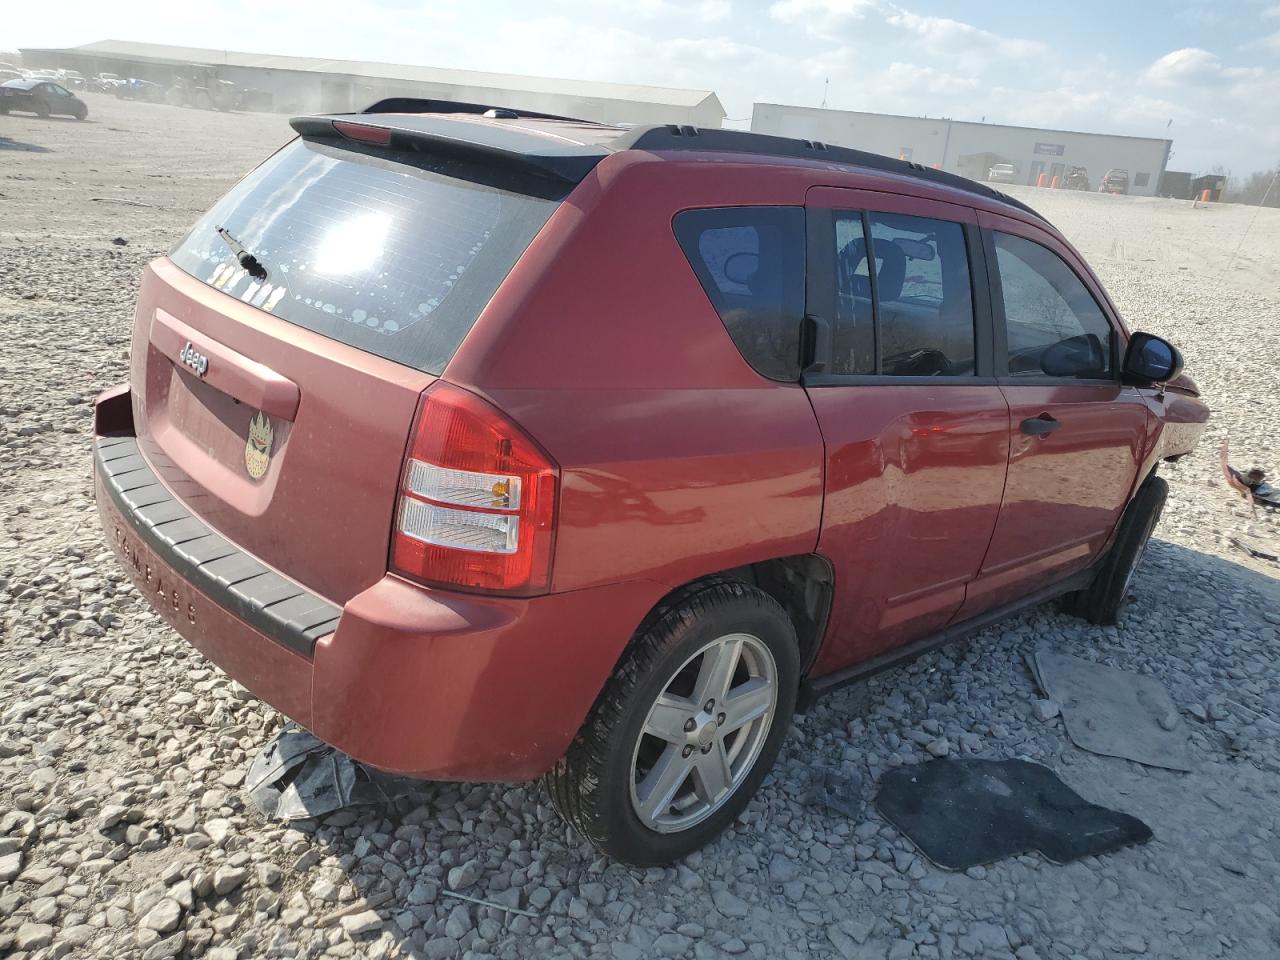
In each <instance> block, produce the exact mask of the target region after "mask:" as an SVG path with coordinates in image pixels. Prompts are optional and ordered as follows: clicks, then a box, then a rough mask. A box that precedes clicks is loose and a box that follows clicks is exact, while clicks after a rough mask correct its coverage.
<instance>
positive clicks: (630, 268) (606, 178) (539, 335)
mask: <svg viewBox="0 0 1280 960" xmlns="http://www.w3.org/2000/svg"><path fill="white" fill-rule="evenodd" d="M810 182H811V174H809V173H808V172H807V171H803V170H798V171H780V170H778V169H777V168H773V167H764V166H761V165H756V164H749V163H737V162H734V161H733V160H732V159H727V160H726V159H725V158H723V157H721V158H718V159H717V160H715V161H706V162H701V163H697V162H695V163H689V162H681V163H670V162H662V161H660V160H658V159H657V158H655V157H654V156H652V155H649V154H643V153H637V152H627V153H622V154H615V155H614V156H612V157H609V158H608V159H606V160H605V161H603V162H602V163H601V164H600V165H599V166H598V167H597V168H596V170H595V171H594V172H593V173H592V174H591V175H590V177H588V179H587V180H585V181H584V182H583V183H582V184H581V185H580V186H579V187H578V188H577V190H575V191H574V193H573V194H572V196H571V197H570V198H569V199H568V200H567V201H566V202H565V203H564V204H563V205H562V207H561V209H560V210H559V211H558V212H557V213H556V214H555V216H553V218H552V220H551V221H550V222H549V223H548V225H547V227H546V228H544V230H543V231H542V233H541V234H540V235H539V236H538V238H537V239H536V240H535V241H534V243H533V244H532V245H531V247H530V248H529V250H528V251H527V252H526V253H525V255H524V257H523V258H522V259H521V261H520V263H519V264H518V265H517V267H516V269H515V270H514V271H513V272H512V274H511V276H510V277H509V278H508V280H507V282H506V283H505V284H504V285H503V287H502V289H501V290H500V291H499V292H498V294H497V295H496V296H495V297H494V299H493V301H492V302H491V303H490V304H489V306H488V308H487V309H486V310H485V312H484V314H483V315H482V316H481V318H480V319H479V321H478V322H477V324H476V326H475V328H474V329H473V330H472V332H471V334H470V335H469V336H468V338H467V340H466V341H465V342H464V343H463V345H462V347H461V348H460V349H459V351H458V353H457V355H456V356H455V357H454V360H453V362H452V363H451V364H450V365H449V367H448V369H447V370H446V371H445V374H444V378H445V379H447V380H452V381H454V382H456V383H459V384H462V385H464V386H467V387H470V388H471V389H474V390H476V391H477V392H479V393H481V394H483V395H485V396H487V397H488V398H489V399H491V400H492V401H493V402H494V403H496V404H497V405H498V406H499V407H501V408H502V409H503V410H504V411H505V412H506V413H507V414H508V415H510V416H512V417H513V418H514V419H515V420H516V421H517V422H518V423H520V424H521V425H522V426H523V427H524V428H525V429H526V430H528V431H529V432H530V433H531V434H532V435H533V437H534V438H535V439H537V441H538V442H539V443H540V444H542V446H543V447H544V448H545V449H546V450H547V451H548V452H549V453H550V454H551V455H552V456H553V457H554V458H555V459H556V461H557V462H558V463H559V464H560V466H561V469H562V490H561V498H560V504H559V519H558V525H557V531H558V532H557V543H556V555H555V565H554V570H553V589H554V590H556V591H564V590H574V589H579V588H582V587H586V586H592V585H596V584H602V583H609V582H615V581H620V580H626V579H648V580H652V581H655V582H658V583H661V584H664V585H667V586H676V585H678V584H681V583H684V582H687V581H688V580H691V579H694V578H696V577H698V576H700V575H704V574H707V573H710V572H714V571H718V570H722V569H726V568H729V567H734V566H738V565H741V564H745V563H751V562H754V561H758V560H764V559H768V558H771V557H777V556H785V555H790V554H799V553H807V552H811V551H812V550H813V549H814V548H815V546H816V543H817V536H818V527H819V522H820V518H821V508H822V464H823V448H822V437H821V434H820V433H819V431H818V427H817V423H816V420H815V418H814V415H813V410H812V408H811V407H810V405H809V401H808V398H807V397H806V395H805V392H804V390H803V389H802V388H801V387H800V386H799V385H798V384H780V383H774V382H772V381H769V380H766V379H765V378H763V377H761V376H760V375H759V374H757V373H756V372H755V371H754V370H752V369H751V367H750V366H749V365H748V364H747V363H746V362H745V361H744V360H743V359H742V357H741V355H740V354H739V353H738V351H737V349H736V347H735V346H734V344H733V342H732V340H731V339H730V338H729V335H728V333H727V332H726V330H725V328H724V325H723V324H722V323H721V321H720V318H719V316H718V315H717V313H716V311H715V309H714V308H713V307H712V305H711V303H710V301H709V300H708V299H707V297H706V294H705V293H704V292H703V290H702V287H701V286H700V284H699V283H698V280H697V278H696V277H695V276H694V274H693V271H692V270H691V268H690V267H689V264H688V262H687V260H686V259H685V257H684V254H683V253H682V251H681V250H680V247H679V245H678V244H677V242H676V239H675V236H674V233H673V231H672V226H671V220H672V217H673V216H674V215H675V214H676V213H677V212H678V211H680V210H682V209H687V208H692V207H715V206H729V205H741V204H786V205H795V206H803V204H804V193H805V189H806V187H807V186H808V184H809V183H810Z"/></svg>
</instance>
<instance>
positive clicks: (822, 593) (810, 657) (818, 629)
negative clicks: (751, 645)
mask: <svg viewBox="0 0 1280 960" xmlns="http://www.w3.org/2000/svg"><path fill="white" fill-rule="evenodd" d="M725 578H729V579H733V580H741V581H743V582H745V583H748V584H750V585H752V586H754V587H756V588H757V589H759V590H761V591H763V592H764V593H766V594H768V595H769V596H771V597H772V598H773V599H774V600H776V601H777V602H778V603H779V605H781V607H782V609H783V610H784V611H785V612H786V614H787V617H788V618H789V619H790V620H791V623H792V626H794V627H795V631H796V640H797V641H798V643H799V648H800V679H801V680H803V679H804V678H805V677H806V676H807V675H808V673H809V670H810V668H811V667H812V666H813V664H814V662H815V661H816V660H817V658H818V653H819V651H821V649H822V641H823V638H824V637H825V635H826V630H827V621H828V619H829V617H830V614H831V601H832V596H833V593H834V588H835V572H834V569H833V568H832V566H831V562H830V561H829V560H828V559H827V558H826V557H824V556H822V555H821V554H817V553H802V554H793V555H790V556H784V557H774V558H772V559H769V560H761V561H757V562H755V563H750V564H744V565H742V566H738V567H730V568H728V569H726V570H717V571H714V572H711V573H707V574H703V575H702V576H699V577H695V578H694V579H692V580H689V581H688V582H686V583H682V584H679V585H678V586H676V587H673V588H672V589H671V590H670V591H668V592H667V593H666V594H664V595H663V597H662V598H661V599H660V600H659V601H658V602H657V603H655V604H654V606H653V608H652V609H651V610H650V611H649V612H648V613H646V615H645V617H644V619H643V620H642V621H641V625H642V624H643V623H645V622H647V621H648V619H649V617H650V616H651V615H652V613H653V611H655V610H658V609H660V608H661V607H663V606H665V605H666V604H668V603H669V602H670V601H671V599H672V598H673V597H675V596H676V595H677V594H681V593H684V592H687V591H688V590H689V588H691V587H694V586H696V585H697V584H699V583H703V582H708V583H710V582H714V581H716V580H719V579H725ZM641 625H637V628H636V633H637V634H639V632H640V630H641Z"/></svg>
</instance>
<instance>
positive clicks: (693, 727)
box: [631, 633, 778, 833]
mask: <svg viewBox="0 0 1280 960" xmlns="http://www.w3.org/2000/svg"><path fill="white" fill-rule="evenodd" d="M777 699H778V666H777V663H776V662H775V660H774V657H773V654H772V652H770V650H769V648H768V646H767V645H766V644H765V643H764V641H762V640H761V639H760V638H759V637H755V636H752V635H751V634H746V633H733V634H728V635H726V636H723V637H719V638H717V639H715V640H712V641H711V642H710V643H708V644H706V645H705V646H704V647H702V648H701V649H700V650H698V651H697V652H696V653H695V654H694V655H693V656H691V657H690V658H689V659H688V660H686V661H685V662H684V663H683V664H682V665H681V666H680V668H679V669H678V670H677V671H676V672H675V673H674V674H673V675H672V676H671V677H670V678H669V679H668V680H667V682H666V683H665V684H664V685H663V688H662V692H661V693H660V694H659V695H658V698H657V700H656V701H655V702H654V704H653V706H652V707H651V708H650V709H649V713H648V716H646V717H645V722H644V726H643V727H642V728H641V733H640V736H639V738H638V739H637V741H636V746H635V751H634V753H633V755H632V760H631V804H632V807H633V809H634V810H635V813H636V815H637V816H638V817H639V818H640V821H641V823H643V824H644V825H645V826H646V827H648V828H649V829H650V830H654V831H656V832H658V833H676V832H679V831H681V830H687V829H689V828H690V827H692V826H694V825H695V824H697V823H700V822H701V821H703V820H705V819H706V818H707V817H709V816H711V815H712V814H713V813H715V811H716V810H718V809H720V807H722V806H723V805H724V804H725V802H726V801H728V799H729V797H731V796H732V795H733V793H734V791H735V790H736V789H737V788H738V786H739V785H740V784H741V783H742V781H743V780H744V779H746V777H747V775H748V774H749V773H750V771H751V768H752V766H753V765H754V764H755V761H756V758H757V757H758V756H759V754H760V750H761V748H762V747H763V746H764V743H765V740H767V739H768V736H769V730H770V728H771V726H772V724H773V717H774V713H775V710H776V707H777Z"/></svg>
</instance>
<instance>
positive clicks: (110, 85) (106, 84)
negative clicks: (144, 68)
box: [88, 73, 124, 93]
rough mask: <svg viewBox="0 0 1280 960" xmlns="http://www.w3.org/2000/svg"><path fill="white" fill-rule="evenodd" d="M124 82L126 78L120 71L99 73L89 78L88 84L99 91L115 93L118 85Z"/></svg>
mask: <svg viewBox="0 0 1280 960" xmlns="http://www.w3.org/2000/svg"><path fill="white" fill-rule="evenodd" d="M122 83H124V80H123V79H122V78H121V76H120V74H118V73H99V74H98V75H97V76H95V77H93V78H92V79H90V80H89V82H88V86H89V89H90V90H94V91H96V92H98V93H114V92H115V89H116V87H118V86H120V84H122Z"/></svg>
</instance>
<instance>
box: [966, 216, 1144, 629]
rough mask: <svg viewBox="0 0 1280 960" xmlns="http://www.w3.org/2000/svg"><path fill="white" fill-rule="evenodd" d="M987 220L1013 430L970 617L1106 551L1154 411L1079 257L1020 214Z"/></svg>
mask: <svg viewBox="0 0 1280 960" xmlns="http://www.w3.org/2000/svg"><path fill="white" fill-rule="evenodd" d="M979 217H980V222H981V224H982V226H983V228H984V231H983V233H984V242H985V244H986V248H987V263H988V268H989V270H990V272H991V278H992V307H993V310H992V312H993V317H994V319H995V331H996V335H995V345H996V370H997V373H998V375H999V378H1000V389H1001V390H1002V391H1003V393H1004V396H1005V398H1006V399H1007V400H1008V403H1009V408H1010V412H1011V426H1010V453H1009V477H1008V481H1007V482H1006V484H1005V493H1004V503H1003V506H1002V508H1001V511H1000V520H999V522H998V524H997V525H996V531H995V535H994V537H993V538H992V541H991V548H990V550H988V551H987V556H986V559H985V561H984V562H983V565H982V575H981V577H980V578H979V580H978V582H977V583H975V584H974V586H973V588H972V589H971V590H970V593H969V600H968V602H967V603H966V605H965V610H964V615H965V616H968V615H972V614H976V613H978V612H979V611H980V610H982V609H984V608H987V607H992V606H998V605H1000V604H1002V603H1005V602H1008V601H1011V600H1013V599H1015V598H1017V597H1019V596H1022V595H1025V594H1027V593H1031V592H1033V591H1034V590H1036V589H1038V588H1040V587H1043V586H1046V585H1048V584H1049V583H1052V582H1053V581H1055V580H1059V579H1061V578H1063V577H1065V576H1067V575H1069V574H1070V573H1072V572H1074V571H1077V570H1080V569H1082V568H1083V567H1085V566H1086V565H1087V564H1088V563H1089V562H1090V561H1091V560H1092V559H1093V558H1094V557H1096V556H1097V555H1098V553H1099V552H1100V551H1101V550H1102V548H1103V547H1104V545H1105V544H1106V541H1107V539H1108V538H1109V536H1110V534H1111V531H1112V529H1113V528H1114V526H1115V524H1116V521H1117V520H1118V519H1119V516H1120V513H1121V511H1122V510H1123V509H1124V505H1125V503H1126V502H1127V501H1128V498H1129V495H1130V493H1131V491H1132V490H1133V487H1134V483H1135V482H1136V480H1137V471H1138V465H1139V463H1140V461H1141V456H1142V449H1143V442H1144V437H1145V432H1146V422H1147V416H1148V413H1147V409H1146V406H1145V404H1144V403H1143V400H1142V397H1141V395H1140V394H1139V392H1138V391H1137V390H1136V389H1135V388H1133V387H1127V386H1124V385H1122V384H1121V382H1120V375H1119V365H1120V356H1121V353H1122V349H1123V344H1124V337H1123V334H1122V330H1121V328H1120V326H1119V323H1118V321H1117V320H1116V319H1115V318H1114V317H1113V316H1112V314H1111V310H1110V305H1109V303H1108V301H1107V300H1106V298H1105V296H1104V295H1103V293H1102V290H1101V289H1100V288H1099V287H1098V286H1097V284H1096V282H1095V281H1094V280H1093V278H1092V276H1091V275H1090V274H1089V272H1088V271H1087V270H1086V269H1085V268H1084V265H1083V264H1082V263H1080V262H1079V260H1078V259H1077V258H1076V256H1075V254H1074V253H1073V252H1072V251H1071V250H1070V249H1069V248H1067V247H1066V246H1065V245H1064V244H1062V243H1060V242H1059V241H1058V240H1056V239H1055V238H1054V237H1053V236H1052V235H1051V234H1049V233H1048V232H1047V231H1043V230H1040V229H1038V228H1037V227H1034V226H1031V225H1030V224H1026V223H1023V222H1022V221H1020V220H1014V219H1011V218H1008V217H1001V216H997V215H994V214H987V213H980V214H979Z"/></svg>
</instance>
